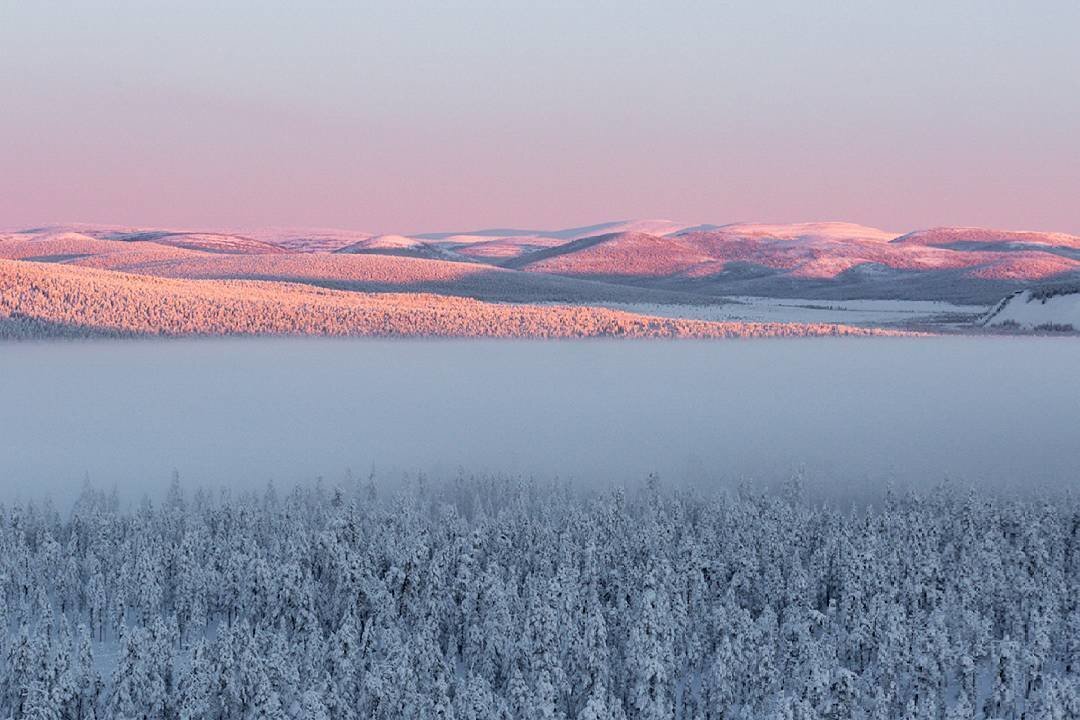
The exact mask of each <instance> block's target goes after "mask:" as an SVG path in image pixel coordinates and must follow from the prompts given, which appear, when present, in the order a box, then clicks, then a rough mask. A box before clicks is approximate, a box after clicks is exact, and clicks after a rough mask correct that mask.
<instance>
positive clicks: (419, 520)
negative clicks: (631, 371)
mask: <svg viewBox="0 0 1080 720" xmlns="http://www.w3.org/2000/svg"><path fill="white" fill-rule="evenodd" d="M125 502H126V501H124V500H122V499H121V498H120V497H119V496H118V495H116V494H115V493H112V494H109V493H104V492H101V491H99V490H96V489H95V488H93V487H92V486H89V485H88V486H87V487H85V488H84V490H83V492H82V494H81V495H80V497H79V498H78V499H77V500H76V502H75V503H74V504H73V506H72V508H71V509H70V511H69V512H67V513H66V514H61V513H60V512H59V511H57V510H56V509H55V508H54V507H52V506H51V505H50V504H48V503H25V504H14V505H10V506H6V507H2V508H0V630H2V632H0V718H26V717H40V718H57V719H58V720H95V719H96V718H106V717H107V718H133V719H134V718H139V719H140V720H141V719H142V718H155V719H157V718H161V719H162V720H195V719H196V718H198V719H200V720H202V719H207V720H231V719H233V718H237V719H240V720H247V719H248V718H288V719H290V720H292V719H294V718H296V719H306V720H330V719H332V720H338V719H346V718H376V719H383V718H385V719H387V720H389V719H390V718H400V717H427V718H437V717H442V718H459V719H461V718H507V719H510V718H566V719H567V720H622V719H624V718H625V719H627V720H639V719H645V718H676V719H677V720H713V719H720V718H722V719H723V720H732V719H737V718H855V719H863V718H865V719H870V718H889V719H892V718H899V717H912V718H928V717H929V718H937V719H940V718H949V719H955V720H959V719H961V718H964V719H968V718H970V719H971V720H976V719H978V720H986V719H987V718H991V717H994V718H998V717H1000V718H1016V719H1018V718H1021V717H1023V718H1025V719H1027V720H1030V719H1031V718H1054V719H1059V718H1071V717H1080V600H1078V598H1080V539H1078V538H1080V519H1078V518H1080V506H1078V504H1077V502H1078V501H1077V499H1076V498H1075V497H1068V496H1066V497H1057V498H1054V499H1053V502H1049V501H1046V500H1043V499H1037V498H1030V499H1024V498H1003V497H998V496H995V495H993V494H991V493H985V492H970V493H967V494H962V493H957V492H956V491H955V490H953V489H949V488H940V489H935V490H933V491H931V492H929V493H923V494H921V495H914V494H912V495H909V496H905V495H901V494H898V493H895V492H891V493H890V494H889V495H887V496H886V498H885V499H884V502H883V503H882V505H881V506H880V507H876V506H868V507H859V508H853V509H850V510H847V511H843V512H842V511H839V510H837V509H836V508H833V507H829V506H825V505H817V504H815V503H813V502H812V501H810V500H809V499H808V493H807V490H806V488H805V487H804V486H803V484H802V483H801V482H796V483H792V484H791V485H790V486H789V487H788V488H786V489H785V491H784V492H783V493H781V494H778V495H774V494H771V493H765V492H758V491H754V490H752V489H749V488H742V489H740V490H739V491H738V492H736V493H732V494H718V495H715V496H711V497H706V496H702V495H698V494H693V493H687V492H682V491H667V490H665V489H664V488H663V486H662V485H661V484H660V483H659V481H658V480H657V479H655V478H653V479H652V480H650V482H649V483H648V484H647V486H646V487H644V488H642V489H640V490H625V489H617V490H614V491H611V492H593V491H586V490H583V489H575V488H573V487H571V486H569V485H566V484H551V485H540V484H536V483H532V482H524V481H518V480H506V479H501V480H500V479H497V478H490V477H481V478H473V477H469V476H467V475H465V474H464V473H463V474H461V476H459V477H458V478H457V479H455V480H454V481H453V482H451V483H447V484H440V483H434V482H431V481H429V480H427V479H426V478H413V479H409V480H406V481H405V482H403V483H397V484H395V485H394V487H392V488H383V489H382V490H381V491H376V489H375V487H374V483H373V480H372V479H371V478H365V479H363V480H362V481H359V482H357V481H355V480H352V481H350V482H347V483H345V484H343V485H342V486H341V487H340V488H337V487H333V486H329V485H322V484H315V485H310V486H297V487H294V488H290V489H289V490H288V491H286V492H280V491H279V490H278V489H276V488H273V487H269V488H267V490H266V491H265V492H261V493H257V494H243V493H236V492H228V491H226V492H218V493H211V492H207V491H196V492H194V493H187V492H185V490H184V488H183V485H182V484H181V483H180V481H179V479H175V480H174V482H173V483H172V484H171V486H170V488H169V491H168V493H167V495H166V498H165V500H164V502H162V503H161V504H160V505H157V504H155V503H153V502H149V501H146V502H143V503H139V504H136V505H135V506H133V507H131V508H130V509H128V508H127V507H126V506H125V504H124V503H125Z"/></svg>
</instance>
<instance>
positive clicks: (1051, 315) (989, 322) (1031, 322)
mask: <svg viewBox="0 0 1080 720" xmlns="http://www.w3.org/2000/svg"><path fill="white" fill-rule="evenodd" d="M983 324H984V325H986V326H987V327H1014V328H1017V329H1022V330H1044V331H1048V332H1078V331H1080V285H1077V286H1071V287H1059V288H1041V289H1033V290H1022V291H1020V292H1016V293H1013V294H1012V295H1009V296H1008V297H1007V298H1005V299H1004V300H1002V301H1001V302H1000V303H998V304H997V305H996V306H995V307H994V309H993V310H991V311H990V312H989V313H988V314H987V316H986V318H985V319H984V320H983Z"/></svg>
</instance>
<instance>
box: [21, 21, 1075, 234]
mask: <svg viewBox="0 0 1080 720" xmlns="http://www.w3.org/2000/svg"><path fill="white" fill-rule="evenodd" d="M1077 28H1080V3H1077V2H1075V0H1029V1H1027V2H1019V1H1017V2H1011V1H1004V0H951V1H949V2H923V1H922V0H913V1H911V2H903V3H900V2H895V0H890V1H888V2H879V1H877V0H861V1H859V2H844V1H841V0H835V1H832V2H818V3H807V2H804V1H803V0H759V1H755V2H749V1H747V2H727V3H725V2H719V1H716V2H700V3H691V2H678V1H672V2H647V3H639V2H630V1H629V0H622V1H620V2H606V1H596V2H582V1H580V0H579V1H578V2H560V1H558V0H549V1H547V2H542V3H538V2H532V1H531V0H530V1H525V0H499V1H498V2H469V1H464V0H462V1H458V2H428V1H425V0H417V1H415V2H408V3H402V2H400V1H398V0H395V1H385V2H384V1H383V0H371V1H366V2H359V1H358V2H348V3H320V2H303V3H297V2H288V3H283V2H275V1H273V0H263V1H261V2H243V1H234V2H228V3H221V2H201V1H199V0H187V1H185V2H154V1H153V0H146V1H144V2H124V3H120V2H108V1H106V0H95V1H94V2H79V1H73V2H52V1H48V0H42V1H40V2H19V1H15V0H0V227H17V226H28V225H36V224H48V223H60V222H93V223H111V224H113V223H114V224H123V225H148V226H175V227H189V228H192V227H229V228H237V227H254V226H260V227H261V226H319V227H343V228H351V229H356V230H364V231H369V232H404V233H417V232H425V231H436V230H465V229H473V228H481V227H505V226H513V227H533V228H556V227H568V226H575V225H584V224H589V223H595V222H601V221H605V220H617V219H627V218H639V217H664V218H671V219H675V220H680V221H685V222H692V223H697V222H711V223H725V222H736V221H755V220H756V221H765V222H794V221H809V220H849V221H853V222H860V223H864V224H868V225H873V226H876V227H881V228H883V229H886V230H896V231H905V230H910V229H915V228H921V227H929V226H936V225H981V226H991V227H1004V228H1012V229H1037V230H1060V231H1065V232H1073V233H1080V202H1077V198H1080V43H1077V42H1076V29H1077Z"/></svg>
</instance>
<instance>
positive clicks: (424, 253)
mask: <svg viewBox="0 0 1080 720" xmlns="http://www.w3.org/2000/svg"><path fill="white" fill-rule="evenodd" d="M0 259H7V260H18V261H21V262H24V263H35V264H37V265H47V266H48V265H53V266H55V265H64V266H77V267H85V268H94V269H98V270H102V271H109V272H116V273H125V274H126V277H131V276H148V277H155V278H169V279H176V280H185V279H186V280H194V281H200V282H232V281H256V282H259V283H273V284H277V285H278V286H282V287H284V285H286V284H288V285H294V284H301V285H306V286H313V287H316V288H322V289H329V290H334V291H341V292H353V293H375V294H390V293H431V294H435V295H440V296H452V297H457V298H471V299H475V300H480V301H485V302H495V303H518V304H530V303H531V304H535V303H568V304H572V305H578V306H584V305H588V306H592V307H597V306H614V305H620V304H621V305H633V304H641V303H644V304H649V305H670V304H675V305H680V304H682V305H717V306H719V305H722V304H724V303H726V302H728V298H731V297H742V296H762V297H772V298H802V299H806V300H815V301H826V300H837V301H840V300H920V301H921V300H933V301H946V302H950V303H953V304H959V305H982V306H986V307H989V306H990V305H992V304H994V303H997V302H998V301H1000V300H1001V299H1002V298H1004V297H1006V296H1009V295H1011V294H1013V293H1016V292H1018V291H1024V290H1034V291H1036V292H1037V291H1038V289H1039V288H1041V287H1044V286H1061V285H1063V284H1064V285H1068V284H1074V285H1078V284H1080V236H1076V235H1069V234H1065V233H1052V232H1031V231H1014V230H993V229H987V228H964V227H942V228H930V229H924V230H914V231H910V232H907V233H901V232H893V231H886V230H881V229H878V228H872V227H867V226H863V225H858V224H854V223H846V222H810V223H789V224H765V223H729V224H725V225H716V224H701V223H697V224H691V223H683V222H677V221H672V220H657V219H643V220H623V221H615V222H605V223H599V224H595V225H589V226H580V227H572V228H565V229H557V230H521V229H512V228H511V229H507V228H502V229H487V230H471V231H466V232H457V231H452V232H431V233H421V234H415V235H394V234H383V235H376V234H371V233H366V232H360V231H353V230H334V229H331V228H312V229H305V228H263V229H252V230H242V229H239V230H237V229H204V230H190V229H183V228H141V227H127V226H119V225H85V224H79V225H56V226H45V227H35V228H27V229H22V230H15V231H11V232H0ZM45 272H49V271H48V270H47V269H46V270H45ZM88 277H89V276H88ZM94 277H95V278H96V279H95V282H97V283H100V282H102V280H101V278H100V277H99V276H94ZM125 282H129V281H128V280H125ZM282 292H283V293H284V294H286V295H289V296H290V297H292V295H290V293H292V290H289V291H288V292H286V291H285V290H284V289H283V290H282ZM493 317H494V315H493ZM500 317H501V316H500ZM1048 322H1049V321H1048Z"/></svg>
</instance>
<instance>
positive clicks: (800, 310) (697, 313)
mask: <svg viewBox="0 0 1080 720" xmlns="http://www.w3.org/2000/svg"><path fill="white" fill-rule="evenodd" d="M729 300H731V301H733V302H729V303H724V304H716V305H660V304H655V303H609V304H606V305H605V307H608V308H611V309H613V310H626V311H629V312H634V313H639V314H642V315H654V316H657V317H667V318H686V319H693V320H712V321H725V320H726V321H736V320H738V321H745V322H793V323H843V324H848V325H909V324H919V325H922V324H964V323H970V322H973V321H975V320H976V319H978V318H979V317H981V316H983V315H984V314H985V313H986V311H987V308H986V307H984V306H982V305H955V304H953V303H947V302H940V301H934V300H805V299H799V298H770V297H750V296H742V297H733V298H729Z"/></svg>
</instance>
